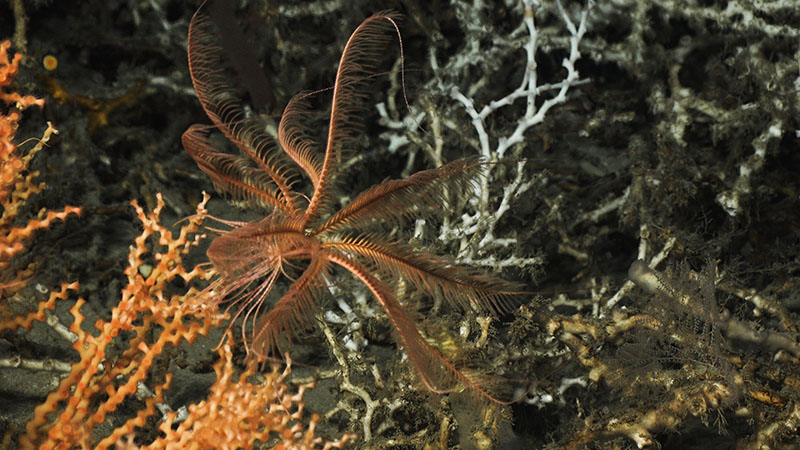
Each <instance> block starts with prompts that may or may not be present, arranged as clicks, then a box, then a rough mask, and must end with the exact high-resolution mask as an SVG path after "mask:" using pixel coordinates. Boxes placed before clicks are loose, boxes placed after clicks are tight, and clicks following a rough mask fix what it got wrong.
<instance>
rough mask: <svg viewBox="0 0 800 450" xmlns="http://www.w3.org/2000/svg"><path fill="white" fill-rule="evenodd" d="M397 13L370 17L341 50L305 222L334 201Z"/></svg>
mask: <svg viewBox="0 0 800 450" xmlns="http://www.w3.org/2000/svg"><path fill="white" fill-rule="evenodd" d="M398 20H400V16H399V15H398V14H397V13H394V12H380V13H377V14H374V15H372V16H370V17H368V18H367V19H366V20H364V21H363V22H362V23H361V25H359V26H358V28H356V30H355V31H354V32H353V34H352V35H350V39H348V41H347V44H346V45H345V47H344V50H343V51H342V57H341V59H340V60H339V69H338V71H337V72H336V81H335V83H334V88H333V101H332V103H331V116H330V121H329V124H328V136H327V140H326V144H325V155H324V157H323V160H322V167H321V169H320V172H319V183H318V184H317V186H316V189H315V190H314V195H313V196H312V197H311V201H310V203H309V205H308V208H306V213H305V221H306V223H312V222H314V221H315V220H316V219H317V218H318V217H320V216H322V215H324V214H325V213H328V212H330V209H331V206H332V204H333V198H332V197H333V181H334V179H333V178H334V177H333V175H334V173H333V172H334V168H335V166H336V164H337V163H338V161H339V160H340V158H341V155H342V152H343V151H345V150H346V149H347V148H348V147H350V146H351V145H352V144H353V140H354V138H355V137H357V136H358V135H359V133H360V132H361V131H362V128H363V124H362V121H361V120H359V114H360V112H362V111H363V108H364V104H363V103H364V102H363V99H364V97H365V94H364V92H363V91H362V89H361V88H362V87H363V84H364V82H365V81H366V80H367V79H368V78H369V77H370V76H371V75H373V73H374V72H375V70H376V68H377V66H378V63H379V62H380V59H381V56H382V55H383V54H384V50H385V48H386V46H387V45H388V44H389V42H391V40H392V38H393V37H394V36H395V35H396V36H399V29H398V27H397V21H398Z"/></svg>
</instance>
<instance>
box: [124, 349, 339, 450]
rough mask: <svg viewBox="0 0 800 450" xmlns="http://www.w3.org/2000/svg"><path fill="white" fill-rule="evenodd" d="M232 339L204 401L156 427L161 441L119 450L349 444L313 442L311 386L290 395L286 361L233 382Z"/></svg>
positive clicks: (314, 419)
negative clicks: (308, 408) (307, 397)
mask: <svg viewBox="0 0 800 450" xmlns="http://www.w3.org/2000/svg"><path fill="white" fill-rule="evenodd" d="M230 342H231V339H227V340H226V342H225V344H224V345H222V346H220V349H219V355H220V359H219V360H218V361H217V363H216V364H214V371H215V372H216V374H217V381H216V382H215V383H214V385H213V386H211V393H210V394H209V396H208V399H207V400H204V401H202V402H200V403H197V404H194V405H190V406H189V408H188V410H189V414H188V417H187V418H186V420H185V421H183V422H181V423H180V424H179V425H177V426H174V421H175V418H176V415H177V413H175V412H170V413H168V414H167V419H166V420H165V421H164V422H162V423H161V425H160V426H159V430H160V431H161V432H162V433H163V434H164V436H163V437H161V438H158V439H156V440H155V441H153V443H152V444H150V445H147V446H144V447H136V446H134V445H132V444H131V439H130V437H128V441H127V443H120V444H118V445H117V448H122V449H133V448H140V449H145V448H147V449H161V448H180V449H220V450H225V449H240V448H241V449H250V448H253V445H254V443H255V442H256V441H260V442H270V441H271V440H272V439H274V438H277V440H278V444H277V445H276V446H275V447H273V448H276V449H290V448H293V449H295V448H296V449H315V448H323V449H330V448H341V447H342V446H343V445H344V443H345V442H347V441H348V440H350V439H352V438H354V436H353V435H344V436H342V437H341V438H340V439H337V440H335V441H323V439H322V438H319V437H315V435H314V430H315V428H316V425H317V421H318V420H319V418H318V417H317V415H316V414H315V415H313V416H312V418H311V420H310V422H309V424H308V426H307V427H306V426H305V424H304V423H302V422H301V420H302V418H303V408H304V407H305V403H304V401H303V393H304V392H305V390H306V389H308V388H310V387H313V386H311V385H302V386H300V387H299V388H298V391H297V392H290V391H289V389H288V387H287V385H286V384H285V380H286V377H287V376H288V375H289V374H290V373H291V360H288V359H287V365H286V368H285V369H284V370H283V371H282V372H279V371H277V370H274V371H273V372H271V373H269V374H266V375H264V376H263V381H261V382H253V381H252V380H251V378H256V377H258V375H257V374H256V370H257V366H258V363H257V362H256V361H255V360H251V361H250V363H248V365H247V369H246V370H245V371H244V372H243V373H242V374H240V375H239V376H238V378H236V379H234V374H235V371H234V367H233V352H232V350H231V344H230Z"/></svg>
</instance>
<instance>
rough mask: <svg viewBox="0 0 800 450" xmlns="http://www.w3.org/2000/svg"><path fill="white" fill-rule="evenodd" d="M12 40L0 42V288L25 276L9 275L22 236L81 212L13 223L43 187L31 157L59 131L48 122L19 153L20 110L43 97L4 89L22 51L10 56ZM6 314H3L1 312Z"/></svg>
mask: <svg viewBox="0 0 800 450" xmlns="http://www.w3.org/2000/svg"><path fill="white" fill-rule="evenodd" d="M10 46H11V43H10V42H8V41H5V42H2V43H0V100H2V101H3V102H5V103H7V104H9V105H10V106H9V112H8V114H5V115H4V114H0V207H2V211H3V212H2V215H0V291H2V290H5V289H8V288H14V287H16V288H18V287H21V286H22V285H24V283H25V277H24V275H22V274H16V275H11V274H10V273H8V270H9V267H10V261H11V258H13V257H14V256H15V255H17V254H18V253H20V252H21V251H22V250H24V249H25V242H24V241H25V240H26V239H27V238H29V237H30V236H31V234H33V232H34V231H36V230H38V229H41V228H48V227H49V226H50V224H51V223H52V221H53V220H56V219H59V220H64V219H66V218H67V216H69V215H70V214H80V212H81V209H80V208H76V207H73V206H67V207H66V208H64V210H63V211H47V210H44V209H42V210H41V211H39V214H38V216H37V217H36V218H35V219H31V220H29V221H28V222H27V223H26V224H25V225H24V226H17V227H15V226H13V223H14V220H15V219H16V218H17V216H18V215H19V211H20V208H21V207H22V206H23V205H24V204H25V203H26V202H27V201H28V199H29V198H30V197H31V196H32V195H35V194H37V193H39V192H41V191H42V189H44V183H35V182H34V179H35V178H36V177H37V176H38V175H39V173H38V172H30V173H28V166H29V165H30V162H31V159H32V158H33V157H34V156H35V155H36V153H38V152H39V151H40V150H42V148H43V147H44V145H45V144H46V143H47V141H48V140H50V137H51V136H52V135H53V134H55V133H57V132H58V131H57V130H56V129H55V127H53V125H52V124H49V123H48V126H47V129H46V130H45V132H44V134H43V135H42V138H41V139H40V140H39V142H38V143H37V144H36V145H35V146H34V147H33V148H32V149H31V150H29V151H28V152H27V153H25V154H20V152H18V151H17V150H18V149H17V146H16V144H15V143H14V142H13V140H14V136H15V134H16V131H17V127H18V122H19V119H20V112H21V111H22V110H24V109H25V108H27V107H29V106H31V105H37V106H39V107H41V106H43V105H44V100H43V99H39V98H35V97H33V96H30V95H25V96H23V95H20V94H19V93H17V92H7V91H6V87H7V86H9V85H10V84H11V81H12V79H13V77H14V76H15V75H16V74H17V70H18V66H19V62H20V60H21V59H22V55H20V54H19V53H17V54H15V55H14V57H13V58H9V55H8V49H9V47H10ZM3 306H4V305H2V304H0V313H5V312H6V311H4V310H3V309H2V308H3ZM2 315H3V316H5V315H6V314H2Z"/></svg>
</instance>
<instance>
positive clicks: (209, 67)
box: [183, 7, 299, 213]
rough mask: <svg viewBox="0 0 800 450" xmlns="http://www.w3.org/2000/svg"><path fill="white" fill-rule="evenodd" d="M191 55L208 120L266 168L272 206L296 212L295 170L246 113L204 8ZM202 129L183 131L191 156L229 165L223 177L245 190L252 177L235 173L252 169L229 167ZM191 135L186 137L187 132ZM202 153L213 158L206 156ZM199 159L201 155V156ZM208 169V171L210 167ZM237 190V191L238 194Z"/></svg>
mask: <svg viewBox="0 0 800 450" xmlns="http://www.w3.org/2000/svg"><path fill="white" fill-rule="evenodd" d="M188 41H189V42H188V53H189V72H190V74H191V77H192V82H193V84H194V88H195V92H197V98H198V99H199V100H200V104H201V105H202V106H203V109H204V110H205V112H206V114H207V115H208V117H209V119H211V121H212V122H213V123H214V125H215V126H216V128H217V129H219V130H220V131H221V132H222V133H223V134H224V135H225V137H226V138H227V139H228V140H229V141H231V142H232V143H233V144H234V145H236V147H237V148H238V149H239V150H240V151H241V152H242V153H243V154H244V155H245V156H247V158H249V163H250V164H251V165H252V166H253V167H254V168H258V169H260V170H261V172H262V175H261V176H262V177H263V179H260V180H259V181H262V182H263V181H267V180H268V182H269V184H270V185H271V186H273V187H274V191H272V190H269V192H268V193H267V195H271V196H274V197H275V202H271V203H272V204H271V206H274V207H278V208H279V209H281V210H284V211H285V212H287V213H297V212H298V211H299V210H298V206H297V204H296V198H295V197H296V193H294V192H293V191H292V184H293V180H295V181H296V179H297V178H296V177H297V172H296V170H294V169H293V167H291V165H290V164H289V163H290V161H289V159H288V158H286V155H285V154H284V153H283V152H280V151H278V148H277V146H276V145H274V143H273V142H272V139H271V138H270V137H269V136H268V135H267V133H266V132H265V131H264V127H263V124H260V123H259V121H258V120H256V119H254V118H252V117H248V116H247V115H246V114H245V112H244V110H243V109H242V107H241V100H242V99H241V98H240V95H239V94H238V92H237V91H236V90H235V89H234V88H233V87H232V85H231V83H230V79H231V77H232V76H233V71H232V70H231V69H230V62H229V58H228V57H227V56H226V54H225V51H224V49H223V48H222V44H221V43H220V42H219V39H218V38H217V34H216V33H215V30H214V25H213V23H212V21H211V19H210V18H209V17H208V15H207V14H206V13H205V12H204V10H203V7H201V8H200V9H198V10H197V12H195V14H194V16H192V20H191V22H190V24H189V36H188ZM201 131H202V130H201V129H200V128H197V126H193V127H191V128H189V129H188V130H187V131H186V133H185V134H184V138H183V140H184V145H185V146H186V144H187V142H188V143H189V146H188V147H186V148H187V150H188V151H189V154H190V155H192V156H193V157H194V158H195V160H197V161H198V164H200V165H201V167H202V166H203V164H207V165H208V164H210V165H212V166H213V164H215V163H226V164H223V165H221V166H218V167H217V169H219V171H220V172H221V173H223V174H225V176H227V177H229V180H228V181H229V183H230V184H233V185H236V184H237V183H238V184H239V186H237V191H238V190H242V191H245V192H246V191H247V189H245V188H244V185H248V184H249V181H250V179H249V178H248V177H237V176H236V174H237V173H242V174H248V173H250V172H248V171H245V170H241V171H239V172H237V171H234V170H232V169H231V164H232V162H231V161H232V160H231V159H227V158H220V157H216V158H214V157H210V156H214V155H213V154H211V153H210V152H209V151H208V145H207V140H206V139H204V134H203V133H202V132H201ZM187 134H188V136H187ZM204 156H209V157H205V158H204ZM198 158H199V159H198ZM235 161H236V162H237V163H238V164H243V163H244V160H243V159H238V160H235ZM204 171H206V173H208V171H207V170H204ZM251 187H252V188H253V189H262V186H260V185H259V184H256V185H255V186H251ZM237 191H234V194H238V193H239V192H237Z"/></svg>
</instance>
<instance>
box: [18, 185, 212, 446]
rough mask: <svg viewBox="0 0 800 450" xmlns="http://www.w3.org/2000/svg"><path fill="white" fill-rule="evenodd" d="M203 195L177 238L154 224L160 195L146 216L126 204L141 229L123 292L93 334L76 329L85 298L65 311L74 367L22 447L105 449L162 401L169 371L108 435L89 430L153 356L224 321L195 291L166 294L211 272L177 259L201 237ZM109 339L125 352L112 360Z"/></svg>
mask: <svg viewBox="0 0 800 450" xmlns="http://www.w3.org/2000/svg"><path fill="white" fill-rule="evenodd" d="M207 200H208V196H205V197H204V199H203V201H202V202H201V203H200V204H199V205H198V207H197V214H196V215H195V216H193V217H191V218H189V219H188V221H187V223H185V224H184V225H183V226H182V227H181V229H180V234H179V235H178V236H174V235H173V234H172V232H171V231H170V230H169V229H167V228H166V227H164V226H162V225H160V224H159V220H158V219H159V215H160V213H161V209H162V208H163V207H164V202H163V200H162V199H161V196H160V195H159V196H158V203H157V206H156V208H155V210H154V211H152V212H151V213H145V212H144V210H143V209H142V208H141V207H139V205H138V204H137V203H136V202H135V201H134V202H132V204H133V207H134V208H135V209H136V214H137V216H138V217H139V220H140V221H141V222H142V224H143V226H144V231H143V232H142V234H141V235H139V237H137V238H136V240H135V245H134V246H131V250H130V253H129V258H128V259H129V266H128V267H127V269H126V270H125V274H126V276H127V277H128V284H127V286H125V288H124V289H123V290H122V298H121V300H120V302H119V303H118V304H117V306H115V307H114V308H113V309H112V310H111V318H110V319H109V320H102V319H100V320H98V321H97V322H96V323H95V324H94V328H95V329H97V330H99V334H98V335H97V336H95V335H92V334H90V333H87V332H86V331H85V330H84V329H83V327H81V323H82V322H83V320H84V316H83V314H82V313H81V312H80V308H81V306H82V305H83V304H84V303H85V301H84V300H83V299H78V301H77V302H76V303H75V305H74V306H73V307H72V308H71V309H70V313H71V314H72V316H73V317H74V318H75V321H74V322H73V323H72V326H70V331H71V332H72V333H74V334H75V335H77V337H78V339H77V341H76V342H75V343H74V345H73V348H75V350H76V351H77V352H78V353H79V355H80V361H79V362H77V363H75V364H73V366H72V369H71V371H70V373H69V374H68V375H67V376H66V377H65V378H63V379H62V380H61V382H60V384H59V387H58V389H57V390H55V391H54V392H52V393H50V395H49V396H48V397H47V400H46V401H45V402H44V403H43V404H42V405H39V406H38V407H37V408H36V409H35V412H34V417H33V419H31V421H30V422H28V424H27V425H26V434H25V435H24V436H22V438H21V439H20V447H21V448H35V447H38V448H40V449H52V448H73V447H74V446H79V447H80V448H95V449H104V448H108V447H109V446H110V445H112V444H114V443H115V442H116V441H117V440H118V439H120V438H121V437H123V436H125V435H127V434H130V433H132V432H133V430H134V428H135V427H140V426H142V425H144V424H145V420H146V419H147V417H149V416H152V415H154V414H155V412H156V411H155V405H156V403H161V402H163V398H162V392H163V390H164V389H165V388H167V387H168V386H169V382H170V379H171V375H170V374H167V375H166V377H165V380H164V381H163V382H162V383H160V384H158V385H157V386H156V387H155V389H154V391H155V396H154V397H151V398H148V399H146V400H145V407H144V408H143V409H141V410H139V411H138V412H137V413H136V415H135V416H134V417H131V418H129V419H128V420H127V421H125V422H124V423H122V424H121V425H119V426H117V427H116V428H114V429H113V431H112V432H111V433H110V434H109V435H108V436H105V437H102V436H101V437H99V438H98V437H97V436H96V435H95V431H96V428H97V427H99V426H100V425H102V424H104V423H105V422H106V418H107V416H108V414H109V413H111V412H113V411H115V410H116V409H117V407H118V406H119V405H120V403H122V402H123V401H124V400H125V399H127V398H128V397H130V396H132V395H133V394H135V393H136V392H137V389H139V388H140V383H144V382H145V381H146V379H147V378H148V377H149V376H150V375H151V373H150V369H151V367H152V365H153V363H154V360H155V358H156V357H157V356H158V355H160V354H161V353H162V352H163V350H164V348H165V347H166V346H167V345H168V344H172V345H178V344H179V343H180V342H181V341H183V340H185V341H187V342H192V341H194V340H195V339H196V338H197V336H200V335H206V334H208V332H209V330H211V329H212V328H214V327H216V326H218V325H219V324H220V322H221V320H222V316H221V315H219V314H217V313H216V310H215V309H211V308H209V307H207V306H205V303H204V302H203V301H201V299H200V298H199V295H198V290H197V289H196V288H193V287H192V288H189V289H188V291H186V293H184V294H173V295H169V294H167V291H168V290H169V289H168V286H169V284H170V283H171V282H172V281H174V280H175V279H176V278H178V277H180V278H182V279H183V280H184V281H185V282H190V281H192V280H194V279H208V278H210V277H211V276H212V275H213V271H211V270H202V269H200V268H199V267H195V268H194V269H192V270H190V271H187V270H186V269H185V268H184V266H183V256H184V255H186V254H187V253H188V252H189V251H190V249H191V248H192V247H193V246H194V245H196V243H197V242H198V240H199V239H200V235H199V234H198V228H199V227H200V224H201V223H202V220H203V217H204V216H205V202H206V201H207ZM151 237H152V238H153V239H152V240H151V239H150V238H151ZM151 241H154V242H155V243H156V244H157V245H158V247H159V248H158V249H157V251H156V250H154V251H152V252H151V251H150V250H149V249H148V244H149V242H151ZM147 256H149V257H150V259H152V260H153V261H155V265H154V267H153V268H152V270H151V271H150V272H149V273H148V274H147V276H145V275H143V274H142V272H145V273H146V272H147V271H145V270H142V268H143V267H144V266H146V263H145V261H144V258H145V257H147ZM125 331H129V332H131V333H124V332H125ZM153 334H156V335H157V336H156V337H155V338H154V339H153V342H149V343H148V342H147V338H148V337H149V336H151V335H153ZM112 343H113V345H114V346H118V347H121V348H123V349H125V350H124V351H122V353H121V354H119V355H116V356H114V357H112V355H110V354H109V353H108V350H109V346H110V345H111V344H112ZM52 413H58V415H57V417H56V418H55V420H52V418H51V417H50V415H51V414H52Z"/></svg>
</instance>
